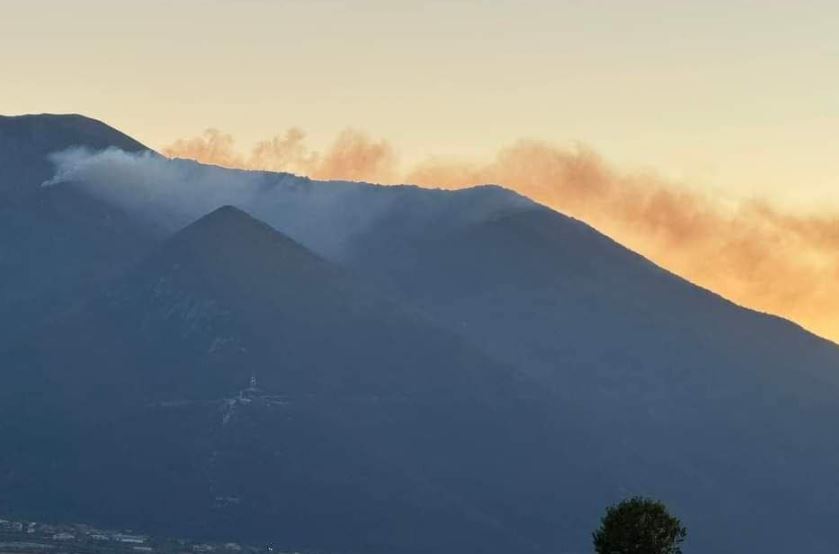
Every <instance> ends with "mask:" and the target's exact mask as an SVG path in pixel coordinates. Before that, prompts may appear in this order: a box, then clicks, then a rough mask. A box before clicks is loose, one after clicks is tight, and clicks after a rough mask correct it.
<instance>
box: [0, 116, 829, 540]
mask: <svg viewBox="0 0 839 554" xmlns="http://www.w3.org/2000/svg"><path fill="white" fill-rule="evenodd" d="M2 124H3V122H0V129H2ZM0 132H2V131H0ZM121 136H122V135H120V134H118V133H116V132H115V131H114V132H113V135H112V138H111V139H109V143H114V144H115V143H117V142H118V141H119V140H122V139H121V138H120V137H121ZM78 140H79V141H80V142H79V143H77V144H75V146H85V143H84V142H83V141H84V138H83V137H80V138H79V139H78ZM16 148H19V149H21V150H26V149H28V148H29V149H33V152H36V153H37V152H41V150H37V149H35V148H36V147H35V146H33V145H27V142H26V141H25V140H21V141H20V142H19V144H17V146H16ZM33 157H34V158H37V157H38V155H36V154H33ZM123 158H124V160H127V161H128V162H126V163H129V165H119V164H111V161H109V160H108V159H100V160H98V162H99V163H100V165H99V166H97V171H95V172H84V171H76V172H73V173H72V175H71V179H70V181H69V182H68V183H66V184H65V185H61V186H56V187H47V188H43V187H36V188H35V189H34V192H33V193H32V195H33V198H40V199H42V200H41V202H48V203H52V205H53V206H55V208H54V210H56V211H57V210H58V209H59V208H60V207H61V208H63V207H65V206H70V205H72V204H71V203H70V202H90V203H92V205H95V206H96V207H97V208H96V210H95V211H94V212H93V213H99V214H101V213H108V214H111V217H110V218H99V217H87V216H82V217H81V218H79V219H76V220H74V221H76V223H74V225H81V227H79V228H86V229H90V230H91V231H90V232H89V233H88V234H87V235H84V238H86V239H91V241H92V242H91V244H92V245H93V246H87V245H84V244H82V243H79V242H78V241H79V240H81V238H82V237H83V235H74V236H71V237H68V238H67V240H66V242H65V244H63V246H62V248H61V249H60V250H61V252H65V251H66V252H68V253H73V254H72V256H73V259H77V260H85V261H83V262H81V261H80V262H78V263H77V264H76V263H67V264H66V265H67V267H68V268H88V267H95V266H96V263H101V267H102V268H110V269H109V271H102V272H101V273H100V272H99V271H96V272H95V274H96V275H97V277H96V279H95V281H91V282H95V283H96V286H88V287H83V288H78V286H77V287H76V288H61V289H52V288H49V287H47V288H39V287H40V286H41V285H40V284H39V281H38V280H37V279H36V280H35V282H34V283H33V284H30V283H28V282H27V279H26V278H25V276H27V275H32V274H33V271H32V270H31V269H30V268H33V267H38V268H40V269H39V271H40V272H41V274H42V275H44V276H45V277H44V279H43V281H44V282H45V283H51V282H52V281H54V279H49V278H47V277H46V276H52V275H59V274H62V272H63V273H64V274H69V275H70V276H71V278H70V279H69V280H68V282H77V283H85V282H86V280H85V279H84V278H82V277H80V276H81V275H82V273H80V272H79V271H77V269H73V271H69V270H68V269H65V268H64V265H65V263H66V258H61V257H56V258H55V259H53V257H52V255H50V256H46V255H39V256H33V257H32V258H33V260H29V259H25V260H22V259H18V260H16V261H12V262H11V263H9V264H8V267H10V268H12V269H13V273H14V272H17V273H16V274H17V275H20V276H22V277H21V278H20V279H19V280H18V281H16V284H15V286H14V287H11V288H9V287H0V297H2V296H3V294H4V293H5V294H6V295H7V297H8V298H12V299H15V298H19V297H28V298H32V299H37V300H39V301H40V302H41V303H42V305H43V306H44V309H43V310H41V311H38V312H37V313H36V312H34V311H31V312H29V314H30V316H28V317H29V319H28V321H30V322H31V324H30V326H29V331H28V332H27V336H28V337H29V338H28V339H27V340H21V339H20V338H19V337H20V335H22V333H20V334H18V338H17V339H16V340H14V341H8V342H7V343H6V344H8V345H13V346H11V347H10V349H8V350H7V351H6V353H5V354H0V368H2V369H0V377H2V378H3V379H4V383H5V384H8V385H9V386H7V387H4V389H3V391H2V392H0V410H2V413H0V415H2V416H3V418H2V421H4V422H11V423H5V425H4V427H2V428H0V432H2V433H4V436H3V439H4V441H5V443H6V444H12V445H14V447H12V448H8V449H6V450H5V452H4V453H3V454H2V455H0V476H5V477H3V478H2V481H0V483H3V485H2V486H3V488H2V489H0V498H3V499H4V500H5V502H6V504H5V505H4V506H0V509H5V510H8V511H12V510H19V511H25V512H27V513H31V514H33V515H34V514H37V515H39V516H43V515H44V514H45V513H47V512H48V513H50V514H52V515H53V516H55V517H59V516H60V517H64V518H71V517H76V515H78V518H80V519H81V518H82V517H85V518H90V519H93V520H101V521H103V522H104V523H107V524H110V525H113V526H133V527H139V528H148V529H152V530H160V531H165V532H166V533H169V534H183V533H187V532H190V533H192V532H194V533H197V534H199V535H202V534H203V535H207V536H219V537H221V536H232V537H233V538H249V539H251V540H254V539H256V540H262V539H265V540H271V539H274V540H277V541H281V540H285V541H287V542H286V544H288V545H290V546H292V547H299V548H300V549H307V548H308V549H314V550H331V551H336V552H384V551H388V552H397V553H399V552H405V553H409V552H427V551H430V550H434V551H440V552H455V551H459V552H462V551H467V552H488V553H493V552H499V553H500V552H503V551H516V552H531V553H539V552H567V553H571V552H587V551H589V549H590V546H589V545H590V531H591V530H592V529H593V527H594V526H595V525H596V524H597V521H598V517H599V515H600V513H601V512H602V509H603V508H604V507H605V506H606V505H607V504H609V503H612V502H615V501H617V500H619V499H620V498H622V497H625V496H628V495H631V494H645V495H652V496H656V497H659V498H661V499H662V500H664V501H665V502H666V503H667V504H668V506H670V507H671V508H672V509H673V510H674V511H675V512H676V513H677V514H678V515H679V516H680V517H682V519H683V520H684V521H685V523H686V524H687V526H688V529H689V533H690V534H689V542H688V545H689V547H690V548H691V549H694V550H696V551H709V552H719V553H723V554H725V553H734V552H742V551H751V550H756V551H762V552H769V553H773V552H777V553H786V552H790V551H801V552H813V553H822V552H823V553H827V552H833V551H834V550H835V542H836V541H835V539H834V536H833V532H832V526H833V521H834V520H835V519H836V517H837V516H839V492H838V491H839V486H837V485H839V482H837V481H839V477H837V475H839V471H837V470H839V446H837V445H836V444H835V441H834V440H833V429H832V422H833V421H834V420H836V418H837V416H839V347H837V346H836V345H834V344H832V343H830V342H828V341H824V340H822V339H820V338H818V337H815V336H813V335H811V334H809V333H807V332H805V331H804V330H802V329H801V328H799V327H798V326H796V325H794V324H792V323H790V322H788V321H784V320H782V319H780V318H776V317H773V316H768V315H765V314H760V313H756V312H753V311H751V310H746V309H743V308H742V307H739V306H737V305H734V304H732V303H731V302H728V301H727V300H725V299H723V298H721V297H719V296H717V295H715V294H713V293H711V292H709V291H707V290H704V289H701V288H699V287H696V286H694V285H692V284H691V283H689V282H687V281H685V280H683V279H680V278H678V277H677V276H674V275H672V274H670V273H668V272H667V271H664V270H663V269H661V268H659V267H657V266H655V265H654V264H652V263H651V262H650V261H648V260H646V259H644V258H642V257H641V256H638V255H637V254H635V253H633V252H631V251H629V250H627V249H625V248H624V247H622V246H621V245H619V244H617V243H615V242H614V241H612V240H610V239H609V238H607V237H605V236H603V235H601V234H600V233H598V232H597V231H595V230H594V229H592V228H590V227H589V226H587V225H585V224H583V223H581V222H579V221H576V220H574V219H571V218H568V217H566V216H564V215H563V214H561V213H558V212H556V211H553V210H550V209H548V208H546V207H544V206H540V205H538V204H536V203H534V202H531V201H529V200H527V199H525V198H523V197H521V196H519V195H516V194H514V193H512V192H510V191H507V190H504V189H502V188H500V187H495V186H483V187H475V188H473V189H468V190H463V191H443V190H426V189H420V188H417V187H410V186H399V187H381V186H375V185H368V184H364V183H344V182H330V183H321V182H316V181H311V180H309V179H305V178H298V177H295V176H291V175H287V174H272V173H262V172H242V171H230V170H224V169H221V168H213V167H207V166H202V165H200V164H195V163H192V162H187V161H169V160H165V159H162V158H159V157H148V156H144V157H133V158H132V157H131V156H130V155H126V156H124V157H123ZM107 164H111V165H107ZM128 168H130V171H129V170H128ZM144 168H145V169H144ZM105 169H107V171H105ZM15 171H18V170H15ZM20 171H23V170H20ZM146 175H153V176H154V179H149V178H147V177H146ZM48 177H49V176H47V177H45V178H48ZM112 185H113V186H118V188H110V187H112ZM129 189H130V190H132V191H139V192H137V193H135V194H132V195H123V196H120V195H118V194H104V193H103V192H108V191H111V190H129ZM59 190H64V192H63V193H61V194H65V195H67V198H70V199H71V200H65V199H64V197H60V196H58V195H56V196H54V197H53V196H50V195H52V194H57V191H59ZM46 198H50V200H45V199H46ZM224 204H234V205H237V206H239V207H241V208H245V209H246V210H247V211H248V212H249V213H251V214H253V215H254V216H256V217H257V218H259V220H261V221H263V222H265V223H260V222H259V221H255V220H253V219H252V218H251V217H249V216H246V215H244V214H243V213H242V212H240V211H237V210H236V209H233V208H225V209H222V210H221V211H215V210H216V208H219V207H220V206H222V205H224ZM38 209H40V208H38V207H37V203H34V202H33V203H31V204H20V205H18V207H17V208H16V210H15V211H14V214H15V215H14V217H18V218H24V217H26V218H28V217H32V214H33V213H35V214H37V213H40V212H38V211H37V210H38ZM73 213H74V214H79V213H80V214H84V213H85V212H84V211H81V212H78V211H76V210H73ZM149 213H155V214H158V215H159V216H160V217H161V218H162V219H165V220H167V224H166V225H163V226H162V228H165V229H180V228H182V227H186V228H185V229H184V230H183V231H181V232H179V233H177V234H175V235H174V236H168V234H167V236H166V237H163V238H165V239H166V240H165V242H163V243H162V244H161V242H160V240H161V233H160V229H161V227H158V228H156V229H150V228H149V227H148V226H147V225H146V224H144V223H143V221H144V219H143V218H139V217H137V216H138V214H149ZM207 214H210V215H207ZM205 216H206V217H205ZM194 220H197V221H196V222H195V223H192V222H193V221H194ZM44 221H45V223H44V226H45V227H46V228H49V229H51V231H50V232H52V233H55V232H56V231H55V229H56V227H51V225H53V224H54V220H53V219H51V218H44ZM79 221H81V222H82V223H79ZM104 221H111V222H114V225H117V226H118V228H119V229H125V230H126V232H125V234H124V235H120V234H119V233H108V232H102V231H101V230H102V229H107V227H104V226H103V222H104ZM266 224H267V225H268V226H270V227H268V226H267V225H266ZM94 230H95V231H96V232H94ZM129 231H130V232H129ZM9 232H12V234H11V235H6V234H4V235H0V236H7V237H17V240H8V241H7V243H2V244H0V252H6V251H7V250H5V249H7V248H12V249H13V248H15V247H16V243H18V242H19V243H21V244H38V243H37V242H31V240H32V239H30V237H29V236H28V235H27V234H26V233H24V232H23V231H21V230H16V231H9ZM97 233H100V234H101V236H100V234H97ZM278 233H281V234H278ZM105 235H107V237H106V236H105ZM132 237H133V238H132ZM0 240H2V239H0ZM100 241H101V242H100ZM132 241H134V242H132ZM12 243H15V244H12ZM10 244H11V246H9V245H10ZM135 245H136V246H135ZM30 252H41V251H40V250H37V249H36V250H30ZM76 253H78V254H76ZM108 253H110V254H108ZM108 255H112V256H113V257H112V258H110V259H113V260H117V261H115V262H114V263H113V264H112V265H109V264H110V262H109V261H108V260H109V258H108ZM67 257H68V258H69V257H71V256H70V255H69V254H68V256H67ZM138 260H143V261H140V262H139V263H138ZM94 262H95V263H94ZM91 264H92V265H91ZM135 264H137V265H135ZM21 268H24V269H21ZM74 279H75V280H74ZM30 285H31V286H30ZM44 291H47V292H48V293H50V294H46V293H45V292H44ZM50 295H51V296H50ZM49 298H57V299H59V300H61V302H58V303H55V302H53V301H52V300H46V299H49ZM82 299H86V300H85V301H84V302H82ZM56 305H58V306H64V308H62V309H61V310H58V313H56V310H55V308H54V306H56ZM0 314H3V315H2V316H0V326H3V325H5V326H7V328H10V329H12V328H17V325H16V319H15V318H16V317H18V316H17V315H10V314H13V312H10V311H8V310H5V311H3V310H0ZM350 360H351V362H348V361H350ZM251 376H255V377H256V380H257V387H258V388H259V389H263V392H258V391H257V392H254V391H253V390H248V381H249V379H250V377H251ZM242 389H244V392H242V394H241V395H240V394H239V392H238V391H240V390H242ZM237 399H238V400H237ZM249 399H250V400H252V401H251V402H246V400H249ZM231 406H232V410H229V409H228V407H231ZM225 422H226V423H225ZM82 437H87V438H82ZM57 499H58V500H57ZM283 499H285V500H283ZM272 529H273V530H275V531H276V533H272V532H271V531H270V530H272ZM246 542H247V541H246Z"/></svg>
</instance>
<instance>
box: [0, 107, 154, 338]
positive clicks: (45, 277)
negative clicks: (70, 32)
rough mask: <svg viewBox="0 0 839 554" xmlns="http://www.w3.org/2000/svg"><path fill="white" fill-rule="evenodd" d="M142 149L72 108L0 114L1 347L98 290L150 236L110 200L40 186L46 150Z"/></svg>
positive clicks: (47, 168) (49, 166)
mask: <svg viewBox="0 0 839 554" xmlns="http://www.w3.org/2000/svg"><path fill="white" fill-rule="evenodd" d="M74 147H76V148H78V147H84V148H90V149H96V150H101V149H106V148H119V149H121V150H125V151H128V152H140V151H146V148H145V147H144V146H143V145H142V144H140V143H139V142H137V141H135V140H134V139H132V138H130V137H128V136H126V135H124V134H122V133H120V132H119V131H117V130H115V129H113V128H111V127H109V126H107V125H105V124H104V123H101V122H99V121H95V120H92V119H89V118H85V117H82V116H77V115H38V116H18V117H6V116H0V313H2V314H3V317H2V318H0V347H2V345H3V344H4V343H9V342H11V341H12V340H13V339H14V338H17V337H20V336H21V335H23V334H24V333H25V332H27V331H28V330H31V329H32V327H33V326H34V325H36V324H37V323H38V322H39V321H41V320H42V319H43V318H44V317H47V316H49V315H50V314H51V313H54V312H55V311H56V310H58V309H61V308H63V307H65V305H66V304H67V303H68V301H70V302H72V301H73V300H74V299H77V298H78V297H80V296H83V295H85V294H87V293H88V292H90V291H92V290H95V289H96V287H97V286H98V285H99V284H101V283H102V282H103V281H104V280H106V279H107V278H109V277H111V276H113V275H115V274H116V273H118V272H119V270H120V269H121V268H123V267H125V266H126V265H127V264H128V263H131V262H133V261H135V260H136V259H137V258H136V256H137V255H139V254H140V253H142V252H144V251H146V249H147V248H148V247H150V245H151V244H152V243H153V235H152V234H151V233H150V232H148V231H147V230H145V229H143V228H141V227H139V226H137V225H135V222H134V221H132V220H131V218H130V217H129V216H128V215H127V214H125V213H124V212H122V211H121V210H119V209H117V208H115V207H114V206H111V205H106V204H104V203H103V202H101V201H99V200H97V199H95V198H92V197H90V196H89V195H85V194H81V193H79V191H77V190H75V189H74V188H73V187H72V186H70V187H42V186H41V184H42V183H43V182H45V181H47V180H48V179H49V178H50V177H51V176H52V174H53V171H54V166H53V163H52V162H51V161H50V155H52V154H54V153H57V152H61V151H64V150H66V149H68V148H74Z"/></svg>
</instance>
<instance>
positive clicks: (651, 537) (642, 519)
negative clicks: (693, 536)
mask: <svg viewBox="0 0 839 554" xmlns="http://www.w3.org/2000/svg"><path fill="white" fill-rule="evenodd" d="M686 536H687V530H686V529H685V528H684V527H683V526H682V522H681V521H679V519H678V518H676V517H674V516H672V515H670V513H669V512H668V511H667V508H666V507H665V506H664V504H662V503H661V502H659V501H657V500H652V499H649V498H643V497H640V496H636V497H633V498H628V499H626V500H624V501H623V502H621V503H619V504H617V505H615V506H610V507H609V508H607V509H606V514H605V515H604V516H603V519H602V520H601V522H600V528H599V529H598V530H597V531H595V532H594V533H593V539H594V550H595V552H597V554H681V552H682V549H681V544H682V542H684V540H685V537H686Z"/></svg>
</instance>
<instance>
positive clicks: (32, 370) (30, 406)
mask: <svg viewBox="0 0 839 554" xmlns="http://www.w3.org/2000/svg"><path fill="white" fill-rule="evenodd" d="M3 366H4V367H7V368H8V367H14V368H16V369H17V373H16V374H14V375H8V374H7V375H6V382H7V386H6V388H5V390H4V392H3V393H0V394H2V396H0V399H2V402H0V405H2V406H3V408H4V409H3V415H5V416H6V417H7V418H8V421H13V423H10V424H9V425H8V426H6V427H5V429H4V436H3V441H4V443H5V444H11V445H15V447H14V448H11V449H10V452H8V453H7V455H6V456H5V458H6V459H5V460H4V463H3V464H2V465H0V475H4V476H5V477H4V478H2V479H0V497H2V498H3V504H4V505H3V506H2V508H4V509H5V510H12V509H14V508H17V509H24V510H25V511H26V513H33V514H34V513H38V514H43V516H45V517H50V518H56V519H69V518H79V517H82V518H89V519H91V520H94V521H105V522H107V523H113V524H114V525H117V524H119V525H124V524H125V523H126V522H127V521H134V522H137V523H138V525H139V524H142V527H143V528H146V529H151V530H155V531H166V532H179V533H186V532H188V533H190V534H193V533H194V534H196V535H198V536H207V535H212V536H218V537H219V538H224V537H236V536H248V537H255V538H259V539H262V540H276V541H283V544H286V545H288V546H293V547H294V548H300V549H306V550H317V551H322V550H331V551H359V552H392V551H394V550H400V551H405V552H427V551H429V550H437V551H454V550H455V549H466V550H486V549H490V548H496V547H498V546H501V545H504V547H505V548H509V549H517V550H520V549H522V548H523V547H524V545H528V544H529V541H528V540H527V539H526V538H525V537H521V536H519V533H517V531H516V530H515V529H513V528H510V527H508V526H507V525H505V524H504V523H503V522H499V521H497V519H496V516H497V514H496V511H497V510H496V509H495V508H493V507H492V506H491V505H489V504H488V502H487V497H490V498H494V500H495V501H498V502H500V501H503V500H504V499H503V498H498V497H497V494H496V495H493V494H490V495H487V494H486V493H485V492H483V491H482V489H483V488H486V487H487V486H488V485H489V484H490V483H491V482H493V481H494V480H495V479H497V472H498V471H499V467H504V466H507V465H509V464H510V463H511V460H514V459H517V456H515V455H511V454H510V453H509V452H506V449H507V448H509V447H510V446H511V444H510V441H507V440H499V439H498V437H504V436H506V435H507V432H508V431H507V430H508V427H509V426H510V425H511V423H512V422H519V423H520V424H522V426H529V424H526V422H527V421H529V420H534V421H535V416H536V414H535V413H533V409H532V408H531V407H529V406H528V404H527V401H528V396H527V394H526V391H527V388H526V387H524V386H522V385H521V384H519V383H517V380H516V378H515V372H512V371H511V370H510V369H508V368H504V367H503V366H501V365H500V364H497V363H496V362H493V361H492V360H490V359H489V358H487V357H485V356H484V355H483V354H481V353H480V352H479V351H477V350H474V349H472V348H470V347H469V346H468V345H466V343H465V342H464V341H462V340H460V339H458V338H456V337H454V336H453V335H450V334H448V333H446V332H442V331H439V330H438V329H436V328H435V327H434V326H432V325H430V324H428V323H427V322H425V321H424V320H423V319H422V318H421V317H418V316H417V315H416V314H414V313H412V312H411V311H408V310H405V309H404V308H401V307H399V306H398V305H394V304H392V303H391V302H390V301H388V300H386V299H382V298H380V297H378V296H377V295H376V294H375V293H374V292H373V291H369V290H367V289H366V288H365V287H364V286H363V284H358V283H355V282H354V281H353V279H352V278H350V277H348V276H347V275H345V274H344V272H343V271H342V270H341V269H340V268H337V267H335V266H334V265H333V264H330V263H329V262H326V261H324V260H323V259H321V258H319V257H317V256H315V255H314V254H312V253H310V252H309V251H307V250H306V249H305V248H303V247H302V246H300V245H299V244H297V243H295V242H294V241H292V240H290V239H288V238H287V237H285V236H284V235H282V234H280V233H278V232H276V231H274V230H273V229H271V228H270V227H268V226H267V225H265V224H263V223H261V222H259V221H257V220H254V219H253V218H251V217H250V216H248V215H246V214H244V213H243V212H241V211H239V210H237V209H235V208H231V207H223V208H221V209H219V210H217V211H215V212H213V213H211V214H209V215H207V216H205V217H204V218H202V219H200V220H199V221H197V222H195V223H194V224H192V225H190V226H188V227H187V228H185V229H183V230H182V231H180V232H179V233H177V234H176V235H175V236H173V237H172V238H171V239H169V240H167V241H166V242H165V243H164V244H163V245H162V246H161V247H160V248H158V249H156V250H155V252H154V253H153V254H152V255H151V256H150V257H148V258H147V259H145V260H144V261H143V262H142V263H141V264H140V265H139V266H137V267H136V268H134V269H133V270H131V271H129V272H128V273H127V274H125V275H124V276H123V277H121V278H119V279H118V280H116V281H115V282H113V284H112V285H111V286H110V287H109V288H108V289H107V290H105V291H103V292H102V294H101V295H98V296H96V297H95V298H93V299H91V300H90V301H89V302H88V303H86V304H85V306H84V307H82V308H80V309H78V310H76V311H75V312H73V313H71V314H67V315H66V316H65V317H63V318H60V319H59V320H58V321H54V322H52V323H50V324H49V325H48V326H47V327H46V328H44V329H42V330H41V331H40V332H39V333H38V334H36V335H35V336H34V337H32V338H31V339H30V340H29V341H25V342H24V343H22V345H20V346H18V347H17V348H15V349H13V350H12V351H11V352H8V353H7V354H6V355H5V357H4V358H3ZM251 378H253V379H254V381H255V384H249V382H250V380H251ZM56 422H60V424H57V423H56ZM33 429H37V430H38V432H37V433H35V432H34V431H33ZM33 435H37V436H38V437H39V441H38V444H37V445H31V444H29V443H28V441H29V440H31V439H30V437H32V436H33ZM59 452H60V453H62V454H60V455H56V454H58V453H59ZM488 455H492V456H495V457H497V458H498V459H497V460H486V459H484V457H485V456H488ZM520 463H521V462H520V461H518V462H517V463H516V465H517V466H518V465H519V464H520ZM466 474H469V477H468V478H465V479H463V480H461V478H460V476H461V475H466ZM517 481H518V482H521V483H522V484H517V482H515V481H514V483H513V484H512V485H508V486H511V487H513V488H515V487H517V486H519V487H522V488H523V487H524V485H526V483H525V481H526V479H518V480H517Z"/></svg>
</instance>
